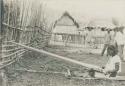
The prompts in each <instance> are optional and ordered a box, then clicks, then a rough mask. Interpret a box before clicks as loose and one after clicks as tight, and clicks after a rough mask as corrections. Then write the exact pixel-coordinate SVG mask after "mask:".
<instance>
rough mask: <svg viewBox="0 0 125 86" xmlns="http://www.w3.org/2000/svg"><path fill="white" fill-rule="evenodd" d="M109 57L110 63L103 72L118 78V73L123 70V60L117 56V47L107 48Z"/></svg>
mask: <svg viewBox="0 0 125 86" xmlns="http://www.w3.org/2000/svg"><path fill="white" fill-rule="evenodd" d="M107 52H108V55H109V57H110V59H109V61H108V62H107V64H106V66H105V68H104V70H103V72H104V73H105V74H106V75H109V77H116V75H117V73H118V72H120V70H121V69H120V68H121V59H120V57H119V56H118V55H117V53H118V50H117V49H116V47H115V46H113V45H110V46H109V47H108V48H107Z"/></svg>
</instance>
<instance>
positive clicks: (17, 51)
mask: <svg viewBox="0 0 125 86" xmlns="http://www.w3.org/2000/svg"><path fill="white" fill-rule="evenodd" d="M23 50H24V49H21V50H18V51H16V52H14V53H12V54H9V55H6V56H3V57H2V58H8V57H11V56H14V55H15V54H18V53H19V52H20V51H23Z"/></svg>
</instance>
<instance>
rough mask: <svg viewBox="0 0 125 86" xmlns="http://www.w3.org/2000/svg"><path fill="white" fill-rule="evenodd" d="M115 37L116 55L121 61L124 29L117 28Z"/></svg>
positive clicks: (124, 40) (124, 41) (124, 39)
mask: <svg viewBox="0 0 125 86" xmlns="http://www.w3.org/2000/svg"><path fill="white" fill-rule="evenodd" d="M117 29H118V30H117V32H116V36H115V41H116V43H117V45H118V55H119V56H120V58H121V60H122V61H123V58H124V56H123V49H124V43H125V37H124V33H123V30H124V27H118V28H117Z"/></svg>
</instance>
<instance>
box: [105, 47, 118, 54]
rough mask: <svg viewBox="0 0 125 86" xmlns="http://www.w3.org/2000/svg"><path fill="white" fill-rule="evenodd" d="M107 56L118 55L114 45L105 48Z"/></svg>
mask: <svg viewBox="0 0 125 86" xmlns="http://www.w3.org/2000/svg"><path fill="white" fill-rule="evenodd" d="M107 52H108V55H110V56H115V55H116V54H117V53H118V49H117V47H116V46H114V45H109V46H108V48H107Z"/></svg>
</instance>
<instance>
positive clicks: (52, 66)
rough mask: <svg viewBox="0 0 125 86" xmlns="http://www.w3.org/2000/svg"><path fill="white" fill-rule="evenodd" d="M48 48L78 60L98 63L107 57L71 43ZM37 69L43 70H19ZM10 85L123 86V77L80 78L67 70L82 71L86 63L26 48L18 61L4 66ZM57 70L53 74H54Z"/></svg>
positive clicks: (103, 62) (100, 63) (103, 61)
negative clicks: (71, 45) (113, 78)
mask: <svg viewBox="0 0 125 86" xmlns="http://www.w3.org/2000/svg"><path fill="white" fill-rule="evenodd" d="M45 50H47V51H49V52H53V53H56V54H58V55H62V56H66V57H68V58H72V59H76V60H79V61H81V62H85V63H90V64H94V65H98V66H103V65H105V64H106V62H107V60H108V58H107V57H106V56H103V57H102V56H101V55H100V54H94V53H92V52H85V50H84V49H79V48H70V47H56V46H51V47H48V48H45ZM24 69H27V70H36V71H43V72H42V73H32V72H26V71H19V70H24ZM7 70H8V71H7V75H8V82H9V86H83V85H84V86H124V85H125V82H124V81H111V80H104V79H103V80H98V79H97V80H90V79H84V78H82V79H79V78H67V77H66V76H65V74H67V70H72V71H73V72H74V71H75V72H76V73H79V72H81V71H82V72H85V71H86V69H85V67H82V66H79V65H75V64H72V63H69V62H66V61H62V60H60V59H55V58H54V59H53V58H52V57H50V56H49V57H48V56H47V55H43V54H39V53H36V52H31V51H29V52H27V53H25V55H24V56H23V58H21V59H20V60H19V61H17V62H16V63H14V64H13V65H10V66H9V67H8V68H7ZM55 73H56V74H55Z"/></svg>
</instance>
